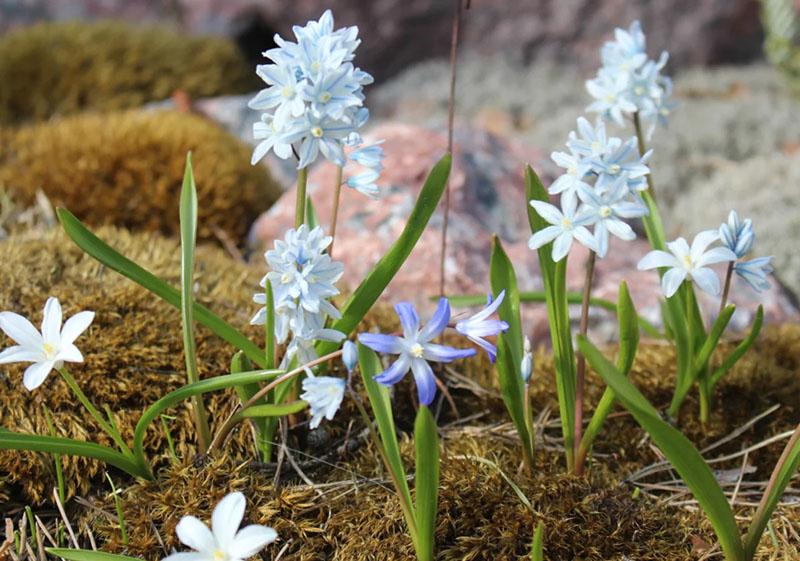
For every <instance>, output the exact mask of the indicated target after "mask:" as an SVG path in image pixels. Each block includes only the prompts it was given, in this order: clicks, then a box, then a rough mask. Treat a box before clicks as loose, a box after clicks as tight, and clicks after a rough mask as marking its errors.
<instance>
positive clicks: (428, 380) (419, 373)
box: [411, 358, 436, 405]
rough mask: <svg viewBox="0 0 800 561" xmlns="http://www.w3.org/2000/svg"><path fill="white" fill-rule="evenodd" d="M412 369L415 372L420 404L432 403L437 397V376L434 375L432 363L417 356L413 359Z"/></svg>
mask: <svg viewBox="0 0 800 561" xmlns="http://www.w3.org/2000/svg"><path fill="white" fill-rule="evenodd" d="M411 370H412V371H413V372H414V381H415V382H416V384H417V396H418V397H419V402H420V404H422V405H430V404H431V403H432V402H433V398H434V397H436V377H435V376H434V375H433V370H432V369H431V365H430V364H428V363H427V361H425V360H424V359H421V358H415V359H414V360H412V361H411Z"/></svg>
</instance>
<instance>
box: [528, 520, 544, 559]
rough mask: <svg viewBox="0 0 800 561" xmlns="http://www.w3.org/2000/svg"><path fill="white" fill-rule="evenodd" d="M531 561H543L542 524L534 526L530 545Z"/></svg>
mask: <svg viewBox="0 0 800 561" xmlns="http://www.w3.org/2000/svg"><path fill="white" fill-rule="evenodd" d="M531 561H544V524H542V523H541V522H539V523H538V524H536V531H535V532H534V534H533V543H532V544H531Z"/></svg>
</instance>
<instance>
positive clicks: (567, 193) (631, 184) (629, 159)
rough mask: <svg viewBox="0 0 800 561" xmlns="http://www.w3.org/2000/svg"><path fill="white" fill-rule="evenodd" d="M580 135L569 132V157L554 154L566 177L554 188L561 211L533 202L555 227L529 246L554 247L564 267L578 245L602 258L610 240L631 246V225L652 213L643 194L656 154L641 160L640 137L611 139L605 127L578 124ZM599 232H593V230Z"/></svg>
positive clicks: (584, 122)
mask: <svg viewBox="0 0 800 561" xmlns="http://www.w3.org/2000/svg"><path fill="white" fill-rule="evenodd" d="M577 125H578V130H577V133H576V132H575V131H572V132H570V134H569V139H568V140H567V143H566V146H567V148H568V149H569V153H567V152H553V154H552V155H551V158H552V159H553V161H554V162H555V163H556V164H558V165H559V166H560V167H562V168H565V170H566V171H565V173H564V174H563V175H561V176H560V177H559V178H558V179H556V180H555V181H554V182H553V184H552V185H551V186H550V189H549V192H550V194H552V195H555V194H560V195H561V207H560V208H559V207H557V206H555V205H552V204H550V203H545V202H543V201H531V202H530V204H531V206H533V207H534V208H535V209H536V212H538V213H539V215H540V216H541V217H542V218H543V219H544V220H545V221H547V222H548V223H549V224H550V226H548V227H546V228H543V229H542V230H540V231H538V232H536V233H535V234H534V235H533V236H531V239H530V241H529V242H528V246H529V247H530V248H531V249H538V248H540V247H542V246H543V245H545V244H547V243H550V242H554V243H553V259H554V260H555V261H560V260H561V259H563V258H564V257H565V256H566V255H567V254H568V253H569V251H570V249H571V247H572V242H573V239H575V240H578V242H580V243H581V244H583V245H584V246H586V247H587V248H589V249H591V250H592V251H594V252H595V253H596V254H597V255H598V256H599V257H605V255H606V253H607V252H608V239H609V234H613V235H614V236H616V237H618V238H620V239H623V240H628V241H630V240H632V239H634V238H635V237H636V234H635V233H634V232H633V229H631V227H630V226H629V225H628V224H627V223H626V222H625V220H626V219H630V218H638V217H641V216H645V215H647V213H648V210H647V207H646V206H645V204H644V203H643V202H642V200H641V197H640V195H639V192H640V191H643V190H645V189H647V179H646V177H645V176H646V175H647V174H648V173H650V169H649V168H648V167H647V161H648V160H649V159H650V155H651V153H652V151H648V152H647V153H645V154H644V155H643V156H640V155H639V148H638V144H637V140H636V137H632V138H629V139H628V140H627V141H623V140H622V139H621V138H617V137H609V136H608V135H607V134H606V128H605V124H604V123H603V122H602V121H598V122H597V124H595V125H594V126H593V125H592V124H591V123H589V121H588V120H586V119H585V118H583V117H580V118H578V121H577ZM588 226H594V232H593V233H591V232H589V230H588V228H587V227H588Z"/></svg>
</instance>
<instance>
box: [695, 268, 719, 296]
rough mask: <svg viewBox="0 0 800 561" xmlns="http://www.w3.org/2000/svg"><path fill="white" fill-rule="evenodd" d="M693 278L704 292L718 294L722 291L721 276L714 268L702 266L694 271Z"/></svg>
mask: <svg viewBox="0 0 800 561" xmlns="http://www.w3.org/2000/svg"><path fill="white" fill-rule="evenodd" d="M692 280H693V281H694V283H695V284H696V285H697V287H698V288H699V289H700V290H702V291H703V292H707V293H708V294H711V295H712V296H717V295H718V294H719V292H720V285H719V277H718V276H717V273H715V272H714V271H713V270H712V269H709V268H708V267H701V268H699V269H695V270H694V271H692Z"/></svg>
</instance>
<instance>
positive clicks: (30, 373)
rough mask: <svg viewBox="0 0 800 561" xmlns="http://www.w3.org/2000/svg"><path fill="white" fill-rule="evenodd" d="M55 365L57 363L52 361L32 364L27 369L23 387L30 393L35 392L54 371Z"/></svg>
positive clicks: (23, 378)
mask: <svg viewBox="0 0 800 561" xmlns="http://www.w3.org/2000/svg"><path fill="white" fill-rule="evenodd" d="M54 365H55V363H54V362H53V361H52V360H48V361H47V362H37V363H36V364H31V365H30V366H29V367H28V368H26V369H25V374H24V375H23V376H22V385H24V386H25V389H26V390H28V391H29V392H30V391H33V390H35V389H36V388H38V387H39V386H41V385H42V383H43V382H44V381H45V379H46V378H47V375H48V374H50V371H51V370H53V366H54Z"/></svg>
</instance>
